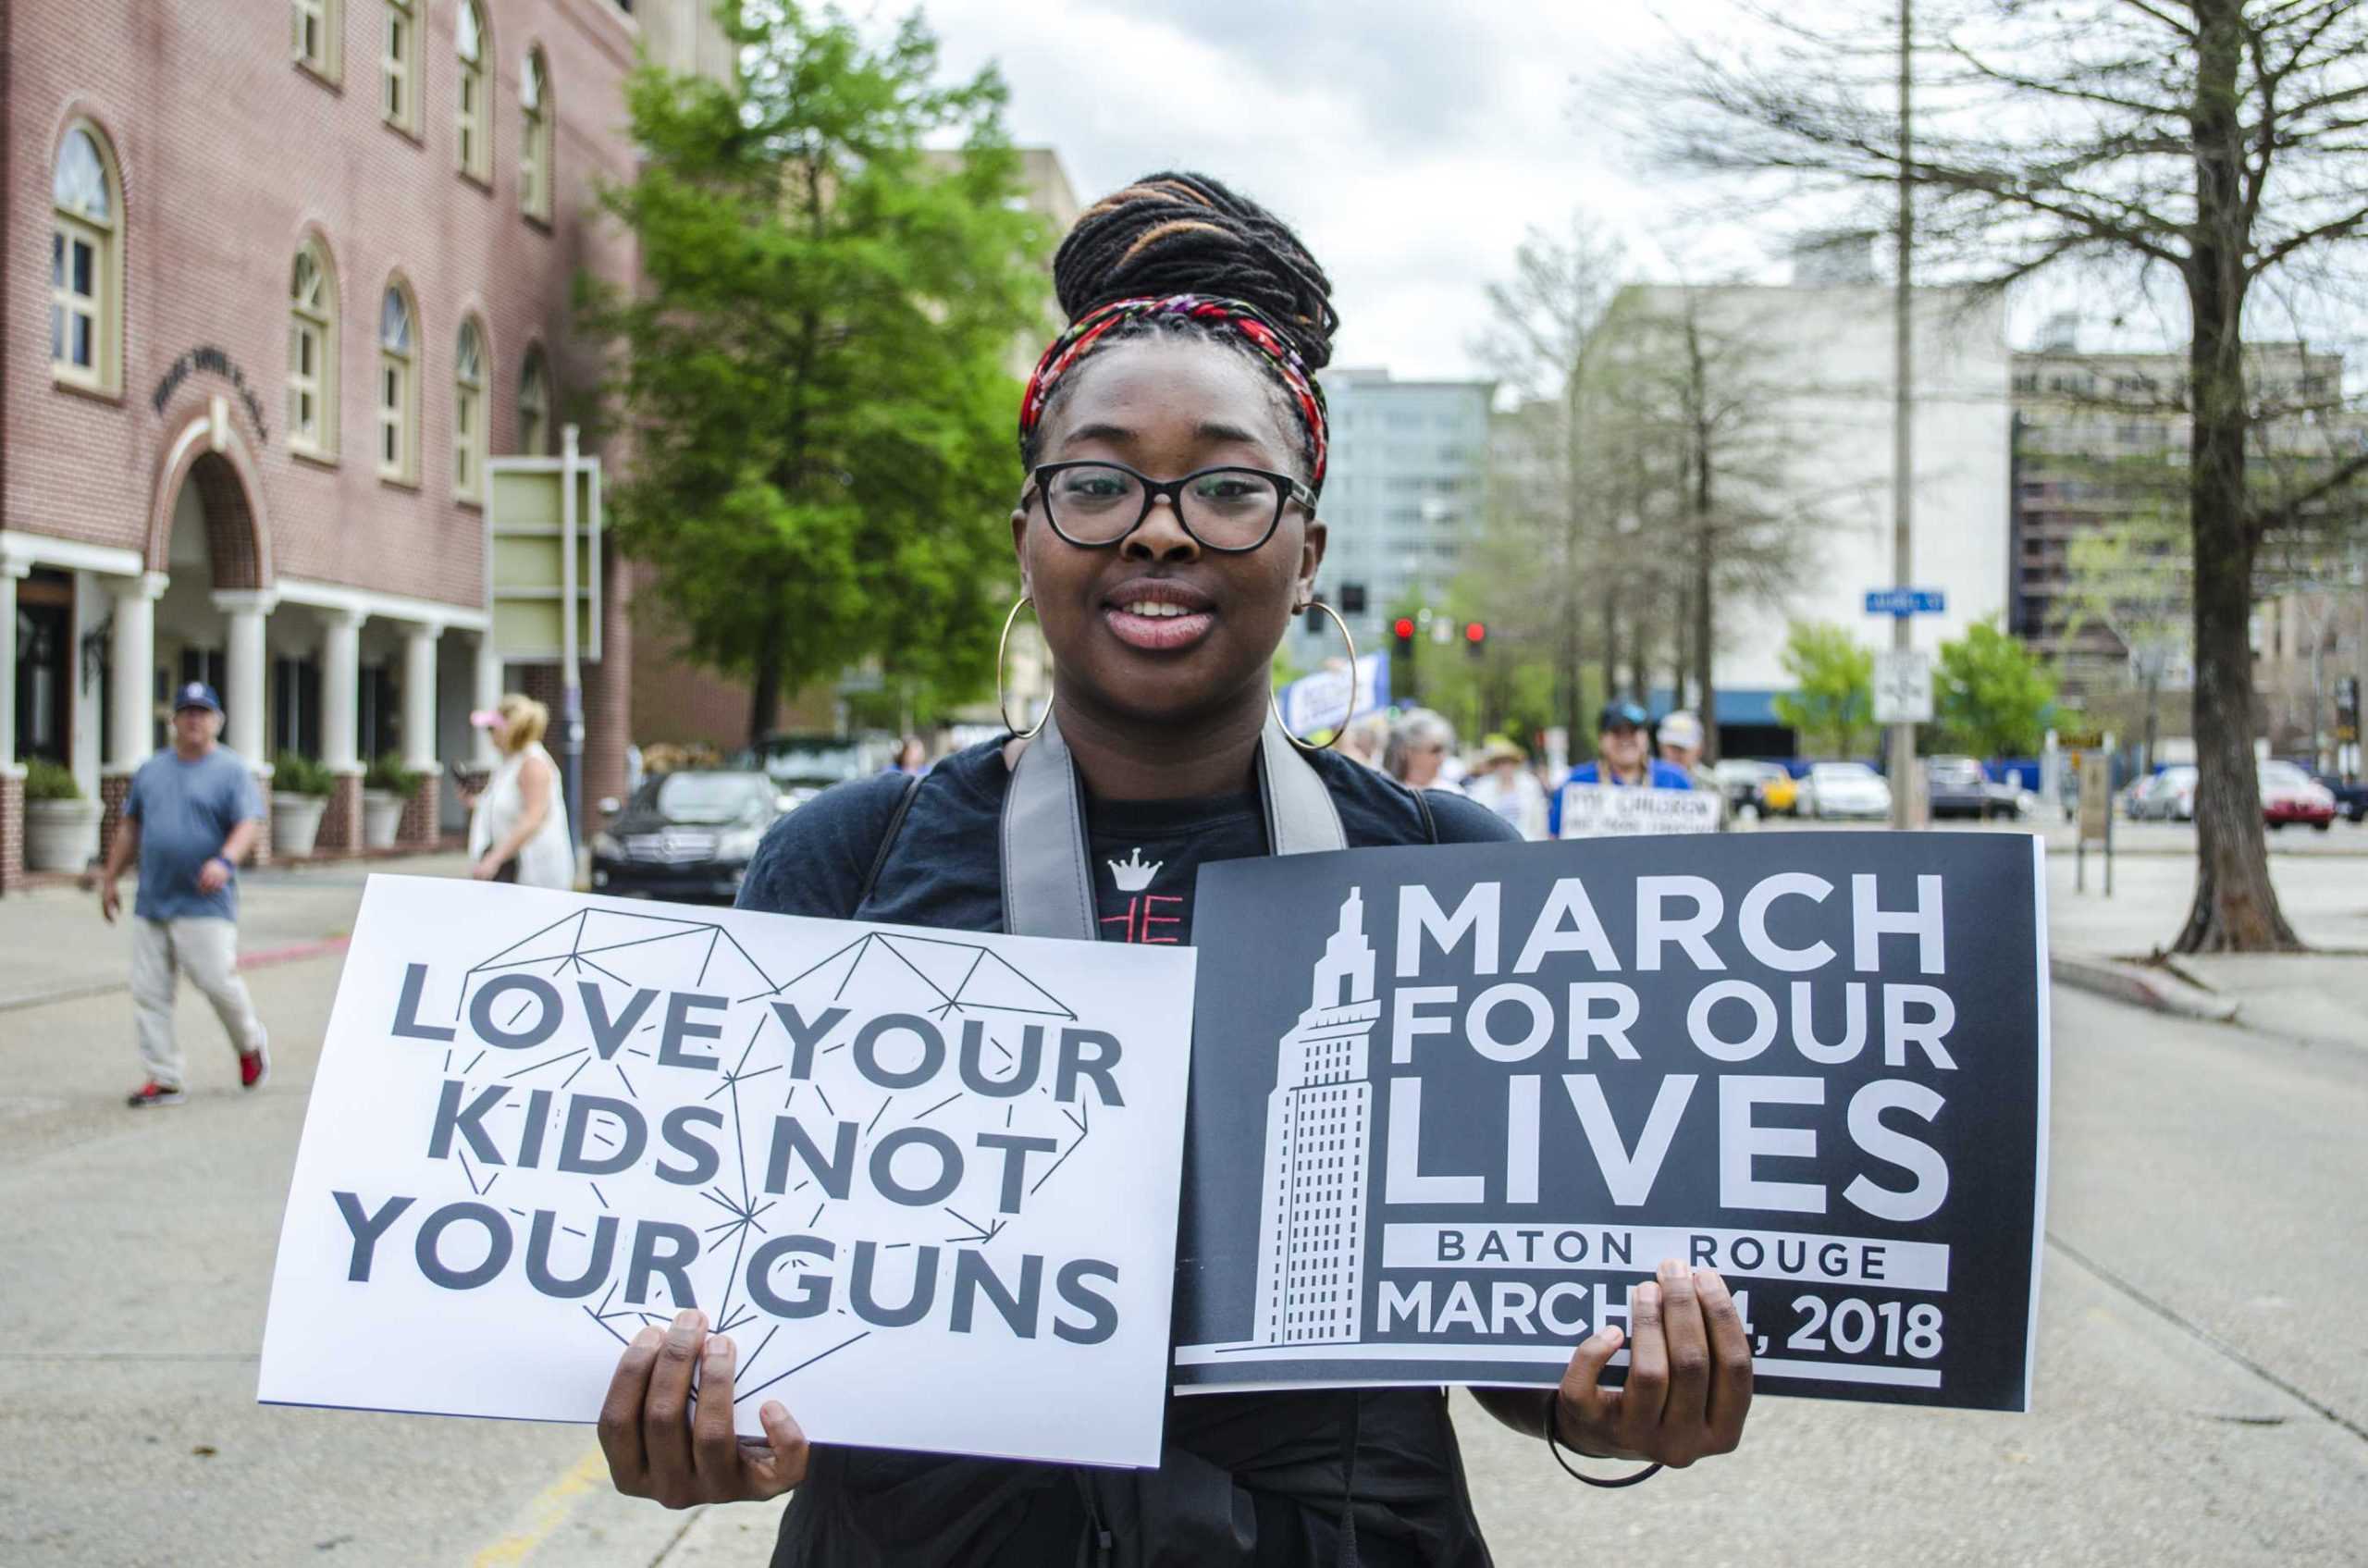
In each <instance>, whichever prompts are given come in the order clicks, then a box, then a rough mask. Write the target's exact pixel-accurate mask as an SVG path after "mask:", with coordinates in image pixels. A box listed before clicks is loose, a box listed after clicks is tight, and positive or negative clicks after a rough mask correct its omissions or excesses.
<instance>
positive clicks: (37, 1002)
mask: <svg viewBox="0 0 2368 1568" xmlns="http://www.w3.org/2000/svg"><path fill="white" fill-rule="evenodd" d="M352 940H353V939H352V938H351V936H349V935H346V934H343V933H339V934H338V935H336V936H324V937H318V938H315V939H314V940H313V941H310V942H291V943H290V944H288V945H285V946H281V947H265V948H260V949H257V950H256V951H254V952H252V953H241V954H240V955H239V972H240V974H244V973H246V972H247V971H248V970H249V969H268V968H270V967H272V966H273V965H275V964H292V963H296V962H299V961H300V960H302V959H305V958H317V957H321V956H322V955H323V954H325V953H342V952H344V951H345V948H346V945H347V944H348V943H350V942H351V941H352ZM130 989H131V982H129V981H128V980H99V981H89V982H84V983H82V984H79V985H62V986H59V987H58V988H57V989H56V990H55V991H28V992H24V993H22V994H17V995H0V1013H13V1012H19V1011H21V1010H23V1009H25V1008H27V1007H46V1006H50V1005H51V1004H53V1003H57V1002H80V1001H81V1000H82V999H83V998H85V997H90V996H106V995H111V994H115V993H117V992H119V991H129V990H130Z"/></svg>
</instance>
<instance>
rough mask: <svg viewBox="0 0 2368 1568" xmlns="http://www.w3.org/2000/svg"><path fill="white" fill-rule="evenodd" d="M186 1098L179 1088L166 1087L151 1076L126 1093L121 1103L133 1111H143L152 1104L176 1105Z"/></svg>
mask: <svg viewBox="0 0 2368 1568" xmlns="http://www.w3.org/2000/svg"><path fill="white" fill-rule="evenodd" d="M188 1098H189V1096H188V1095H186V1094H184V1093H181V1092H180V1091H179V1090H178V1089H167V1088H166V1087H165V1086H164V1085H163V1084H161V1083H159V1082H157V1081H156V1080H154V1079H153V1078H152V1079H150V1080H148V1081H147V1082H145V1083H143V1084H142V1085H141V1086H140V1087H139V1088H137V1089H135V1090H133V1091H132V1092H131V1093H129V1094H128V1095H126V1096H125V1097H124V1102H123V1103H124V1104H125V1105H129V1106H130V1107H131V1108H132V1109H133V1110H135V1111H144V1110H147V1109H149V1108H150V1107H151V1106H154V1105H179V1104H180V1103H181V1102H182V1101H183V1100H186V1099H188Z"/></svg>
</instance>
